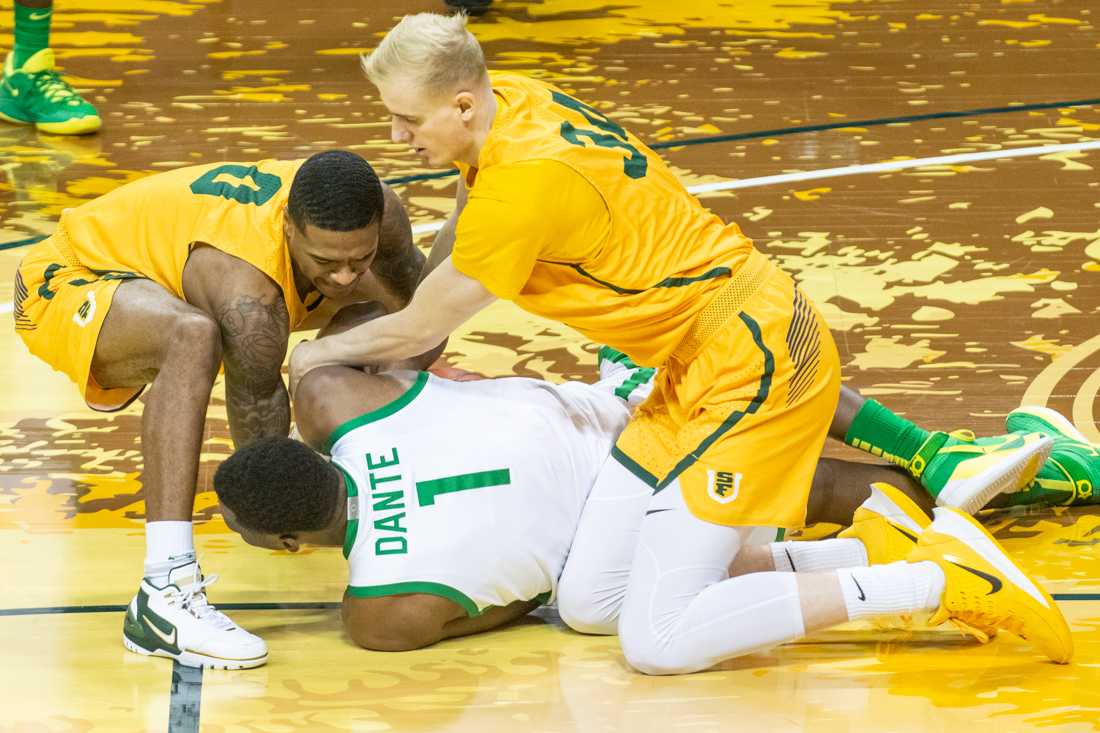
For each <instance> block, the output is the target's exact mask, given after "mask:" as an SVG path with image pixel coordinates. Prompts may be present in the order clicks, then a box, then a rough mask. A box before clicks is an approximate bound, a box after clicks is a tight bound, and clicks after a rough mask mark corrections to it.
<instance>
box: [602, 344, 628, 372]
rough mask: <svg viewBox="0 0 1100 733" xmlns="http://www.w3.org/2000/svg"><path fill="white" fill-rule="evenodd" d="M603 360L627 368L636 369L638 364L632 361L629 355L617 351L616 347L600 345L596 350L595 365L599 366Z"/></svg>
mask: <svg viewBox="0 0 1100 733" xmlns="http://www.w3.org/2000/svg"><path fill="white" fill-rule="evenodd" d="M605 361H609V362H611V363H612V364H622V365H623V366H624V367H626V368H627V369H637V368H638V365H637V364H635V363H634V360H633V359H631V358H630V357H629V356H627V355H626V354H624V353H623V352H621V351H619V350H618V349H615V348H612V347H610V346H606V345H604V346H601V347H600V350H599V351H597V352H596V365H597V366H599V365H600V364H603V363H604V362H605Z"/></svg>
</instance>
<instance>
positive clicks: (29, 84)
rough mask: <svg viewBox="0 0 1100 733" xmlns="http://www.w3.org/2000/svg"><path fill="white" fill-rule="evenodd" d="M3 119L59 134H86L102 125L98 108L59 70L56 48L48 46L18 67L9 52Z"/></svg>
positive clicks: (0, 92) (0, 103) (1, 93)
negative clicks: (56, 65)
mask: <svg viewBox="0 0 1100 733" xmlns="http://www.w3.org/2000/svg"><path fill="white" fill-rule="evenodd" d="M0 118H2V119H5V120H7V121H8V122H15V123H17V124H20V125H34V126H35V127H37V128H38V129H39V130H41V131H43V132H49V133H53V134H55V135H83V134H85V133H89V132H95V131H96V130H98V129H99V127H100V125H101V124H102V120H100V118H99V113H98V112H96V110H95V107H93V106H92V105H91V104H89V103H88V102H86V101H85V100H84V98H83V97H81V96H80V95H79V94H77V93H76V91H75V90H74V89H73V88H72V87H71V86H69V84H68V82H66V81H65V80H64V79H62V78H61V76H60V75H59V74H58V73H57V70H56V68H55V64H54V55H53V51H52V50H51V49H48V48H44V49H42V50H41V51H39V52H37V53H36V54H34V55H33V56H31V57H30V58H29V59H27V60H26V61H25V62H24V63H23V65H22V66H21V67H19V68H18V69H17V68H15V60H14V56H13V55H12V54H8V57H7V59H6V60H5V61H4V75H3V80H2V81H0Z"/></svg>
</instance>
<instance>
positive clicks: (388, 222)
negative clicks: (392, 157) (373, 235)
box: [371, 186, 425, 307]
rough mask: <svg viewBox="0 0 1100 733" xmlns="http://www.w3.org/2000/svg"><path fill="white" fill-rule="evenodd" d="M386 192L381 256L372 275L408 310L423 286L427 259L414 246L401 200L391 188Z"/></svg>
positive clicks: (374, 263)
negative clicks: (421, 282) (410, 301)
mask: <svg viewBox="0 0 1100 733" xmlns="http://www.w3.org/2000/svg"><path fill="white" fill-rule="evenodd" d="M383 192H384V194H385V196H386V208H385V213H384V214H383V215H382V227H381V231H380V232H379V234H378V254H377V255H375V258H374V262H373V263H372V264H371V271H372V272H373V273H374V276H375V277H376V278H377V279H378V281H379V282H381V283H382V285H384V286H385V287H386V288H387V289H388V290H389V291H390V292H392V293H393V294H394V296H396V297H397V299H398V300H400V301H401V305H402V307H404V306H405V305H407V304H408V302H409V300H410V299H411V298H412V294H413V291H414V290H416V285H417V283H418V282H420V273H421V270H423V268H424V261H425V257H424V253H422V252H421V251H420V250H419V249H417V248H416V245H415V244H413V237H412V225H411V224H410V223H409V216H408V214H407V213H405V207H404V206H402V204H401V199H400V198H398V196H397V194H396V193H394V191H393V189H391V188H389V187H388V186H386V187H385V188H384V190H383Z"/></svg>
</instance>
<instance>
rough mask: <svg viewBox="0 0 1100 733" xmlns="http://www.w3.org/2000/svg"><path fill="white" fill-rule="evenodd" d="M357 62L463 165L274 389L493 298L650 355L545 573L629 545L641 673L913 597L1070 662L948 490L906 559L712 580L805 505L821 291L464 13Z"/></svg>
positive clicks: (379, 355)
mask: <svg viewBox="0 0 1100 733" xmlns="http://www.w3.org/2000/svg"><path fill="white" fill-rule="evenodd" d="M364 67H365V70H366V73H367V75H368V77H369V78H370V79H371V81H372V82H373V83H374V84H375V86H377V88H378V91H379V94H380V96H381V99H382V102H383V103H384V104H385V106H386V108H387V109H388V110H389V112H390V114H391V116H392V119H393V139H394V140H395V141H399V142H405V143H407V144H409V145H410V146H412V147H413V148H414V150H416V152H417V153H418V154H419V155H420V156H421V158H422V159H423V160H424V161H425V162H427V163H428V164H430V165H433V166H444V165H449V164H451V162H452V161H454V162H455V163H456V164H457V165H458V167H459V171H460V173H461V176H460V179H461V180H460V188H459V193H458V199H457V206H456V210H455V212H454V214H453V215H452V217H451V219H450V221H449V223H448V226H447V227H445V228H444V230H443V233H442V235H441V237H440V239H439V240H437V244H439V245H440V246H439V247H437V249H436V250H435V251H433V256H432V258H433V259H439V260H441V261H440V264H439V266H438V267H437V268H436V269H434V270H433V271H432V274H431V275H430V276H428V278H427V279H426V280H425V281H424V282H423V283H422V285H421V286H420V288H419V289H418V290H417V292H416V295H415V296H414V298H413V299H412V301H411V302H410V304H409V306H408V307H406V308H405V309H404V310H402V311H400V312H398V313H396V314H393V315H391V316H388V317H385V318H381V319H378V320H376V321H372V322H369V323H366V324H364V325H362V326H359V327H357V328H355V329H352V330H350V331H348V332H346V333H344V334H340V335H337V336H332V337H329V338H325V339H321V340H319V341H317V342H315V343H312V344H306V345H303V346H300V347H298V349H297V350H296V351H295V352H294V354H293V355H292V357H291V384H292V388H293V385H294V384H295V382H296V380H297V379H300V378H301V376H302V375H303V374H305V373H306V372H308V371H309V370H310V369H312V368H315V367H318V366H323V365H327V364H367V363H375V362H379V361H391V360H394V359H400V358H404V357H407V356H410V355H412V354H415V353H419V352H421V351H423V350H424V349H425V348H427V347H428V346H429V345H431V344H434V343H437V342H438V341H439V340H440V339H442V338H444V337H446V336H447V335H448V334H450V333H451V331H452V330H453V329H454V328H456V327H457V326H459V325H460V324H461V323H463V322H464V321H466V320H467V319H469V318H470V317H471V316H472V315H474V314H475V313H477V312H478V311H479V310H481V309H482V308H484V307H485V306H486V305H488V304H489V303H491V302H492V301H494V300H495V299H497V298H503V299H506V300H511V301H513V302H514V303H516V304H517V305H519V306H520V307H522V308H524V309H527V310H529V311H531V312H533V313H536V314H538V315H541V316H545V317H549V318H553V319H556V320H559V321H562V322H563V323H565V324H567V325H569V326H571V327H573V328H575V329H576V330H578V331H580V332H581V333H582V334H584V335H585V336H586V337H588V338H589V339H591V340H593V341H596V342H604V343H608V344H610V345H611V346H612V347H614V348H616V349H618V350H620V351H622V352H625V353H626V354H627V355H628V356H629V357H630V358H632V359H633V360H634V361H635V362H637V363H638V364H641V365H644V366H651V367H653V366H659V367H661V369H660V371H659V373H658V375H657V378H656V383H655V385H654V388H653V394H652V395H651V396H650V398H649V399H648V400H647V401H646V403H644V404H643V405H642V406H641V407H639V408H638V410H637V412H636V413H635V415H634V416H633V418H632V419H631V421H630V423H629V424H628V425H627V426H626V428H625V429H624V431H623V433H622V435H621V436H620V437H619V438H618V440H617V442H616V445H615V448H614V449H613V451H612V460H610V461H608V462H607V464H606V465H605V466H604V467H603V468H602V470H601V471H600V474H599V476H598V477H597V479H596V483H595V486H594V487H593V489H592V495H591V497H590V499H589V502H588V504H587V505H586V508H585V512H584V515H583V516H582V518H581V521H580V525H579V528H578V530H577V535H576V539H575V542H574V546H573V551H572V553H571V554H570V557H569V560H568V563H567V565H566V567H565V570H564V573H563V576H562V578H561V583H560V586H559V594H560V595H561V597H562V603H563V604H564V603H565V601H566V599H571V601H570V602H571V604H572V605H574V606H575V607H577V608H586V607H587V608H593V607H595V606H596V604H590V603H586V602H585V598H586V595H587V594H590V593H592V592H594V590H595V589H596V588H598V587H599V586H600V578H603V577H606V575H607V574H608V573H613V572H619V570H620V569H621V568H622V555H623V553H627V552H628V553H630V555H631V556H632V557H633V560H632V561H630V562H629V583H628V586H627V590H626V595H625V599H624V601H623V603H622V605H621V609H622V610H621V613H620V614H619V616H618V621H617V624H618V631H619V634H620V637H621V641H622V647H623V650H624V652H625V655H626V658H627V660H628V662H629V663H630V664H631V665H632V666H633V667H635V668H636V669H638V670H640V671H642V672H646V673H649V674H676V673H684V672H692V671H696V670H702V669H706V668H708V667H710V666H712V665H714V664H716V663H717V662H720V661H722V660H724V659H728V658H730V657H735V656H738V655H741V654H746V653H748V652H751V651H754V650H756V649H759V648H761V647H765V646H770V645H773V644H777V643H781V642H784V641H788V640H791V639H796V638H799V637H801V636H802V635H804V634H805V633H807V632H810V631H814V630H816V629H821V628H825V627H828V626H831V625H834V624H837V623H842V622H845V621H848V620H850V619H855V618H861V617H864V616H870V615H876V614H894V613H908V612H914V611H918V610H925V609H928V610H937V609H938V616H937V619H938V620H945V619H947V618H949V617H950V618H954V619H956V620H959V621H960V622H963V623H967V624H969V625H971V626H973V627H976V628H978V630H979V631H981V632H982V633H988V632H991V631H993V630H994V629H995V628H1007V629H1010V630H1012V629H1015V630H1017V631H1020V632H1021V633H1023V634H1024V635H1025V636H1027V637H1028V638H1029V639H1032V640H1033V641H1035V642H1036V643H1037V644H1038V645H1039V647H1040V648H1041V649H1043V651H1044V652H1046V653H1047V654H1048V655H1049V656H1050V657H1051V658H1053V659H1055V660H1057V661H1066V660H1067V659H1068V658H1069V656H1070V654H1071V649H1072V642H1071V639H1070V636H1069V632H1068V629H1067V627H1066V625H1065V621H1064V620H1063V619H1062V616H1061V614H1060V612H1059V611H1058V609H1057V607H1056V606H1054V604H1053V603H1052V602H1051V601H1050V598H1049V596H1047V595H1046V594H1045V593H1043V592H1042V591H1041V589H1039V588H1037V587H1036V586H1035V585H1034V584H1032V583H1031V582H1030V581H1029V580H1027V578H1026V577H1025V576H1023V574H1021V573H1019V571H1018V570H1016V568H1015V567H1014V566H1013V565H1012V564H1011V562H1009V561H1008V558H1007V557H1006V556H1005V555H1004V553H1003V551H1002V550H1000V549H999V547H998V546H997V545H996V543H995V542H993V541H992V539H991V538H990V537H989V536H988V535H987V534H986V533H985V532H984V530H982V529H981V527H980V526H979V525H977V524H975V523H974V522H973V521H972V520H971V519H970V518H969V517H968V516H966V515H965V514H963V513H960V512H956V511H954V510H950V509H939V510H937V512H938V513H937V518H936V521H935V522H933V524H932V525H931V526H930V527H929V528H927V529H924V530H923V531H922V532H920V533H919V543H918V544H917V546H916V547H915V548H914V549H913V551H912V553H911V554H909V555H908V560H909V561H908V562H894V563H890V564H886V565H875V566H871V567H863V566H859V565H858V564H856V563H853V564H852V566H850V567H843V566H841V567H837V568H835V569H832V570H830V571H829V572H821V573H803V572H794V573H781V572H758V573H751V574H747V575H743V576H740V577H736V578H728V577H727V573H728V566H729V563H730V561H731V559H734V558H736V556H737V555H738V553H739V552H740V551H741V548H742V547H743V546H744V544H745V537H746V536H747V533H748V531H749V528H751V527H753V526H755V525H773V526H774V525H778V526H782V527H796V526H799V525H801V524H802V523H803V522H804V520H805V515H806V505H807V496H808V494H809V491H810V487H811V479H812V476H813V473H814V469H815V466H816V464H817V458H818V455H819V453H820V450H821V447H822V444H823V442H824V440H825V437H826V434H827V432H828V429H829V426H830V423H831V422H832V418H833V414H834V411H835V408H836V406H837V401H838V391H839V382H840V376H839V362H838V357H837V352H836V348H835V346H834V344H833V340H832V338H831V336H830V334H829V331H828V328H827V327H826V325H825V323H824V321H823V320H822V318H821V316H820V314H819V313H818V311H817V309H816V308H815V307H814V306H813V304H812V303H811V302H810V301H809V300H808V299H807V298H806V297H805V296H804V295H803V294H802V293H801V292H800V291H799V289H798V288H797V287H796V286H795V284H794V283H793V282H792V280H791V279H790V278H789V277H788V276H787V275H786V274H784V273H783V272H782V271H780V270H779V269H778V268H777V267H775V265H773V264H772V263H771V262H770V261H769V260H768V259H767V258H766V257H765V256H763V255H762V254H761V253H759V252H758V251H756V250H755V249H754V247H753V245H752V242H751V241H749V240H748V239H747V238H746V237H745V236H744V235H743V234H742V233H741V231H740V230H739V229H738V227H737V226H736V225H735V224H726V223H724V222H722V221H721V220H720V219H719V218H718V217H717V216H716V215H714V214H713V213H712V212H709V211H707V210H706V209H705V208H703V207H702V206H701V205H700V203H699V202H698V201H697V200H696V199H695V198H694V197H692V196H691V195H689V194H688V193H687V191H686V190H685V189H684V188H683V186H681V185H680V183H679V182H678V181H677V179H676V178H675V176H674V175H673V174H672V172H671V171H670V170H669V169H668V167H667V166H665V164H664V163H663V162H662V161H661V159H660V158H659V157H658V156H657V155H655V154H654V153H653V152H652V151H651V150H649V149H648V148H646V147H645V145H643V144H642V143H641V141H639V140H638V139H637V138H636V137H634V136H633V135H631V134H629V133H628V132H626V131H625V130H624V129H623V128H622V127H621V126H620V125H618V124H617V123H616V122H614V121H613V120H611V119H609V118H608V117H607V116H606V115H604V114H603V113H601V112H600V111H599V110H598V109H596V108H595V107H593V106H591V105H588V104H585V103H583V102H581V101H580V100H577V99H575V98H574V97H572V96H570V95H568V94H565V93H564V92H563V91H561V90H560V89H556V88H554V87H552V86H550V85H548V84H545V83H543V82H540V81H536V80H533V79H528V78H525V77H522V76H519V75H515V74H490V73H488V72H487V70H486V68H485V63H484V58H483V55H482V52H481V49H480V47H479V46H478V44H477V41H476V40H475V39H474V38H473V36H471V35H470V33H469V32H468V31H467V30H466V28H465V19H464V18H463V17H461V16H456V17H453V18H445V17H442V16H435V15H430V14H421V15H416V16H408V17H406V18H405V19H403V20H402V21H401V23H399V24H398V26H397V27H395V28H394V29H393V30H392V31H391V32H390V33H389V34H388V35H387V36H386V38H385V39H383V41H382V43H381V44H380V46H379V47H378V49H376V50H375V51H374V52H373V53H372V54H371V55H370V56H369V57H368V58H367V59H366V60H365V62H364ZM1049 442H1050V441H1049V440H1047V441H1046V443H1045V445H1046V450H1049ZM1030 462H1031V463H1034V461H1030ZM964 465H965V464H964ZM1034 468H1037V466H1034ZM641 503H644V505H645V510H644V513H643V518H642V520H641V523H640V530H639V531H638V534H637V541H636V542H634V541H633V540H632V539H631V540H626V541H623V542H616V541H615V540H614V537H615V536H616V535H617V534H618V535H622V536H624V537H625V536H626V535H627V533H628V531H629V527H628V526H627V525H628V524H629V522H626V523H623V524H620V525H617V524H616V523H615V522H614V519H615V517H616V516H625V514H624V513H623V512H620V511H619V509H620V507H636V506H637V505H639V504H641ZM616 527H619V528H620V530H621V531H619V532H616V529H615V528H616ZM913 536H914V537H916V536H917V533H914V534H913ZM895 559H896V558H895ZM595 615H596V616H597V618H594V619H593V626H595V627H602V626H603V622H604V621H605V620H606V617H605V616H604V615H601V614H599V613H597V614H595ZM582 625H583V624H582Z"/></svg>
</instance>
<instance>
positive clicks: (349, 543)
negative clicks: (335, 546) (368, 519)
mask: <svg viewBox="0 0 1100 733" xmlns="http://www.w3.org/2000/svg"><path fill="white" fill-rule="evenodd" d="M332 465H334V466H336V464H335V463H334V464H332ZM336 468H337V469H338V470H339V471H340V473H342V474H343V475H344V488H345V489H346V490H347V492H348V499H349V500H353V499H355V500H357V499H358V497H359V487H358V486H356V485H355V479H353V478H352V477H351V474H349V473H348V472H347V471H345V470H344V469H343V468H340V466H336ZM344 511H347V509H345V510H344ZM358 534H359V517H355V518H354V519H352V518H351V517H348V527H347V531H346V532H345V533H344V557H345V558H347V556H348V555H350V554H351V550H352V548H353V547H355V538H356V536H357V535H358Z"/></svg>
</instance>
